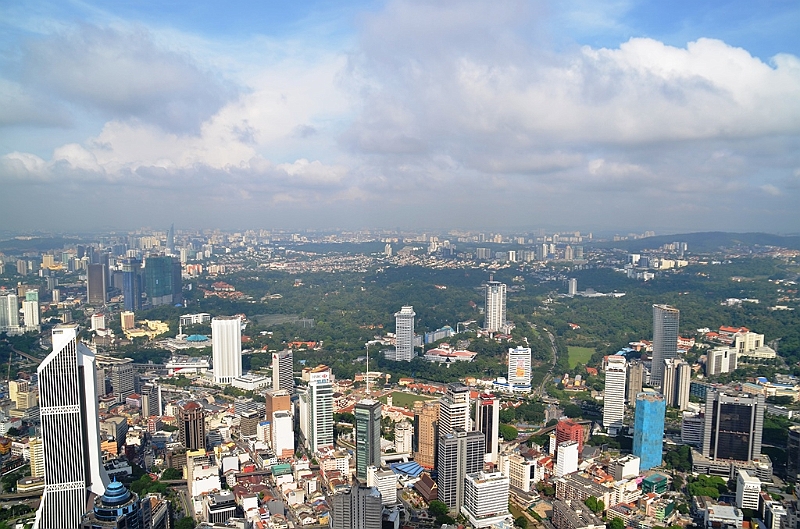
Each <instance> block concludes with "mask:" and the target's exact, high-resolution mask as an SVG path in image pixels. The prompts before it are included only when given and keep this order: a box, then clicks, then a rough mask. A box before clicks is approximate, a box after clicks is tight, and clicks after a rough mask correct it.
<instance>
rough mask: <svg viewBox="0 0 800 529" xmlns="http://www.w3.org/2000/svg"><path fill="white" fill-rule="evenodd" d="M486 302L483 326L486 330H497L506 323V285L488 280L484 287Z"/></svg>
mask: <svg viewBox="0 0 800 529" xmlns="http://www.w3.org/2000/svg"><path fill="white" fill-rule="evenodd" d="M485 293H486V302H485V305H484V316H485V317H486V319H485V321H484V324H483V328H484V330H486V331H488V332H497V331H499V330H501V329H502V328H503V327H505V325H506V285H505V284H503V283H501V282H499V281H493V280H490V281H488V282H487V283H486V287H485Z"/></svg>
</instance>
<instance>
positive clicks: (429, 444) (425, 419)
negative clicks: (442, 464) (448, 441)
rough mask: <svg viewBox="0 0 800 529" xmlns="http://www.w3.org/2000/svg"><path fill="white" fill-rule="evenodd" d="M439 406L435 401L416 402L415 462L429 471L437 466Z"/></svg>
mask: <svg viewBox="0 0 800 529" xmlns="http://www.w3.org/2000/svg"><path fill="white" fill-rule="evenodd" d="M439 406H440V404H439V402H436V401H433V400H429V401H421V400H418V401H416V402H414V438H413V444H414V461H416V462H417V463H419V464H420V466H422V467H424V468H427V469H429V470H430V469H432V468H434V467H435V466H436V455H437V449H436V445H437V443H438V441H439Z"/></svg>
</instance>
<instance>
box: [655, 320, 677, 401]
mask: <svg viewBox="0 0 800 529" xmlns="http://www.w3.org/2000/svg"><path fill="white" fill-rule="evenodd" d="M680 318H681V311H679V310H678V309H676V308H675V307H670V306H669V305H653V365H652V367H651V369H650V385H651V386H654V387H661V381H662V379H663V378H664V360H666V359H667V358H675V357H676V356H678V327H679V325H680Z"/></svg>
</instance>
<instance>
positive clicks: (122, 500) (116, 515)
mask: <svg viewBox="0 0 800 529" xmlns="http://www.w3.org/2000/svg"><path fill="white" fill-rule="evenodd" d="M142 507H143V504H142V502H140V501H139V496H138V495H137V494H136V493H135V492H131V491H129V490H128V489H126V488H125V485H123V484H122V483H120V482H119V481H113V482H111V483H110V484H109V485H108V487H106V492H105V494H103V495H102V496H98V497H97V498H95V500H94V505H93V507H92V510H91V511H90V512H88V513H86V514H84V515H83V517H82V518H81V523H80V525H79V526H78V527H79V528H80V529H105V528H109V529H112V528H113V529H145V525H144V519H143V515H144V512H143V509H142ZM144 507H145V510H147V511H148V514H149V510H150V504H149V500H148V503H147V505H144ZM148 518H149V515H148Z"/></svg>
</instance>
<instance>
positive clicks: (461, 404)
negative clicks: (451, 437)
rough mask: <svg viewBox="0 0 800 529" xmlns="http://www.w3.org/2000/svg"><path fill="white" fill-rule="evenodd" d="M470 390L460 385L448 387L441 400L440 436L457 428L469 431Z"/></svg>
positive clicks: (454, 384)
mask: <svg viewBox="0 0 800 529" xmlns="http://www.w3.org/2000/svg"><path fill="white" fill-rule="evenodd" d="M469 411H470V410H469V388H468V387H467V386H464V385H462V384H459V383H453V384H448V385H447V393H445V395H444V396H443V397H442V398H441V399H440V400H439V436H440V437H441V436H442V435H444V434H448V433H453V432H454V431H455V429H456V428H461V429H462V430H464V431H469V430H471V429H472V428H471V427H470V426H471V425H470V413H469Z"/></svg>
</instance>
